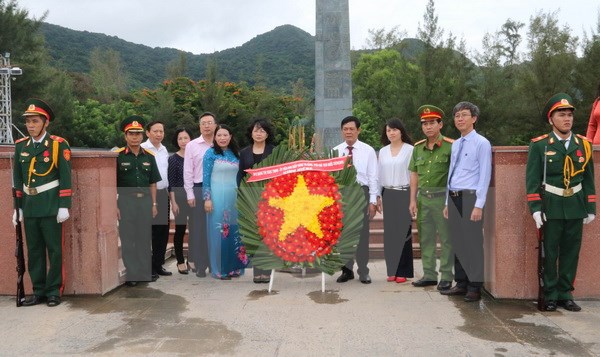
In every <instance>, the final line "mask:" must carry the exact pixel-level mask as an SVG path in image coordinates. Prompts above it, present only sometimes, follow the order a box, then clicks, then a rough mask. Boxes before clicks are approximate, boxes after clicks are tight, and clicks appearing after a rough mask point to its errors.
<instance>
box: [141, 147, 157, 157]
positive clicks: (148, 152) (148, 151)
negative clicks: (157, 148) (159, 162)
mask: <svg viewBox="0 0 600 357" xmlns="http://www.w3.org/2000/svg"><path fill="white" fill-rule="evenodd" d="M142 149H144V148H142ZM144 152H145V153H146V154H150V155H152V156H156V155H155V154H154V153H153V152H152V151H150V150H148V149H144Z"/></svg>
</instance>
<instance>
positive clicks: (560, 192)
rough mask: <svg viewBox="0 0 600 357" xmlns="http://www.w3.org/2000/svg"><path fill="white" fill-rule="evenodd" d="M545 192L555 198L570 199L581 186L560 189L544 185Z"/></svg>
mask: <svg viewBox="0 0 600 357" xmlns="http://www.w3.org/2000/svg"><path fill="white" fill-rule="evenodd" d="M545 190H546V192H550V193H553V194H555V195H557V196H562V197H570V196H573V195H574V194H576V193H577V192H579V191H581V184H578V185H577V186H575V187H571V188H560V187H556V186H552V185H548V184H546V186H545Z"/></svg>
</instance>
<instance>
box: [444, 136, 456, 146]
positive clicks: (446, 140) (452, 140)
mask: <svg viewBox="0 0 600 357" xmlns="http://www.w3.org/2000/svg"><path fill="white" fill-rule="evenodd" d="M442 138H443V140H444V141H445V142H447V143H450V144H452V143H453V142H454V139H450V138H448V137H446V136H443V137H442Z"/></svg>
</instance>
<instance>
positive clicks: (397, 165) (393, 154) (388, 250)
mask: <svg viewBox="0 0 600 357" xmlns="http://www.w3.org/2000/svg"><path fill="white" fill-rule="evenodd" d="M381 142H382V144H383V145H385V146H384V147H383V148H381V150H379V157H378V173H379V186H380V190H379V192H380V194H381V196H380V197H378V198H377V208H378V210H379V211H380V212H382V213H383V230H384V231H383V252H384V257H385V265H386V268H387V276H388V278H387V281H388V282H394V281H395V282H396V283H404V282H406V278H412V277H413V276H414V269H413V254H412V233H411V222H412V218H411V215H410V211H409V209H408V206H409V203H410V187H409V186H410V171H409V170H408V164H409V163H410V158H411V155H412V151H413V145H412V144H413V141H412V139H411V138H410V136H409V135H408V133H407V131H406V129H405V128H404V124H402V121H400V119H397V118H393V119H390V120H388V121H387V122H386V124H385V127H384V128H383V131H382V133H381Z"/></svg>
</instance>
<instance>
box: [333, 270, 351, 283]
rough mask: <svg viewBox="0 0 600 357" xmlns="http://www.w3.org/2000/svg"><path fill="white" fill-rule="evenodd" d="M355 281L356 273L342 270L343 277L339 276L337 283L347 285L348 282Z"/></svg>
mask: <svg viewBox="0 0 600 357" xmlns="http://www.w3.org/2000/svg"><path fill="white" fill-rule="evenodd" d="M352 279H354V272H353V271H352V270H346V269H344V270H342V275H340V276H338V278H337V280H336V281H337V282H338V283H345V282H347V281H348V280H352Z"/></svg>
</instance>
